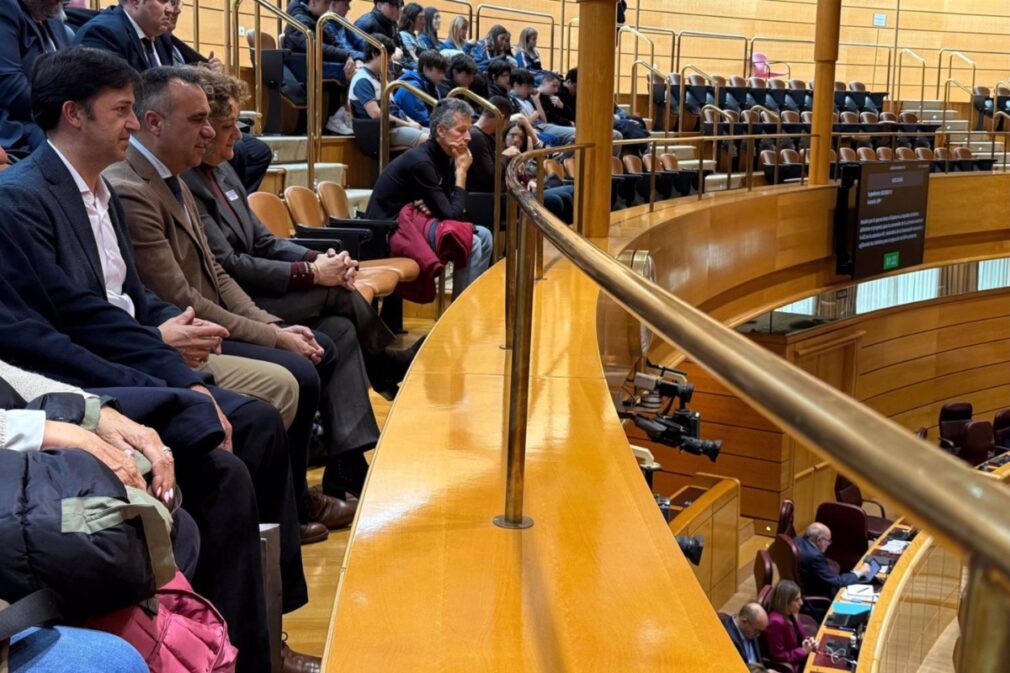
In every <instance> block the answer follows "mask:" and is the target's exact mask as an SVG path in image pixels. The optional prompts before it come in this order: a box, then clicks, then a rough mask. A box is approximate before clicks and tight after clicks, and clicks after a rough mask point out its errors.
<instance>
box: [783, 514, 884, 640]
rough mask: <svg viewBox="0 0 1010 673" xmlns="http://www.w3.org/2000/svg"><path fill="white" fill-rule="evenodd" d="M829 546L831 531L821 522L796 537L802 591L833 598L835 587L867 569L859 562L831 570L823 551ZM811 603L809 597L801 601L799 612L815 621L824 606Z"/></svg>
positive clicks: (857, 578) (859, 576) (853, 580)
mask: <svg viewBox="0 0 1010 673" xmlns="http://www.w3.org/2000/svg"><path fill="white" fill-rule="evenodd" d="M830 546H831V531H830V530H829V529H828V527H827V526H825V525H824V524H823V523H817V522H814V523H812V524H810V525H809V526H808V527H807V530H806V532H805V533H804V534H803V537H798V538H796V550H797V551H798V552H799V555H800V558H799V562H800V584H801V585H802V586H803V593H805V594H807V595H809V596H824V597H825V598H834V597H835V594H837V593H838V590H839V589H841V588H842V587H847V586H849V585H850V584H855V583H856V582H859V581H860V580H861V579H863V578H865V575H866V573H868V572H869V571H870V566H868V565H867V564H865V563H863V564H861V565H860V566H858V567H857V568H855V569H854V570H853V571H852V572H847V573H841V574H839V573H837V572H835V570H834V568H832V567H831V564H829V563H828V558H827V557H826V556H825V555H824V552H825V551H826V550H827V548H828V547H830ZM812 603H813V601H808V602H804V603H803V612H804V613H805V614H808V615H810V616H811V617H813V618H814V619H816V620H818V621H821V620H823V619H824V615H825V611H824V609H823V608H818V607H816V606H814V605H813V604H812Z"/></svg>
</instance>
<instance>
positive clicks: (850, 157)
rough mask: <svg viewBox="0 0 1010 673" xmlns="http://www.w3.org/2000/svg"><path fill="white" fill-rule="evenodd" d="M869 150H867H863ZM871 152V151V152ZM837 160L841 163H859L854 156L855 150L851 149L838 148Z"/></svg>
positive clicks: (857, 157)
mask: <svg viewBox="0 0 1010 673" xmlns="http://www.w3.org/2000/svg"><path fill="white" fill-rule="evenodd" d="M864 149H869V148H864ZM871 151H872V150H871ZM838 160H839V161H840V162H842V163H855V162H857V161H859V155H857V154H856V150H854V149H852V148H851V147H839V148H838Z"/></svg>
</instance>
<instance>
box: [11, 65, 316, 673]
mask: <svg viewBox="0 0 1010 673" xmlns="http://www.w3.org/2000/svg"><path fill="white" fill-rule="evenodd" d="M135 81H136V74H135V73H134V72H133V71H132V70H131V69H129V68H127V67H126V66H125V64H124V63H123V62H122V60H120V59H118V58H114V57H113V56H111V55H109V54H107V53H105V52H100V51H95V50H89V49H84V48H72V49H67V50H62V51H59V52H56V53H54V54H47V55H45V56H43V57H42V58H40V59H39V60H38V63H37V64H36V67H35V79H34V80H33V84H34V85H35V86H34V90H33V107H34V108H35V111H36V118H37V120H38V123H39V125H40V127H42V128H43V130H50V129H51V128H53V127H54V126H55V125H56V124H57V123H70V124H71V126H73V125H74V124H80V123H82V120H87V121H88V122H89V124H94V126H88V125H87V124H85V126H86V127H88V128H91V129H92V130H93V131H96V132H97V135H96V137H101V138H104V139H106V142H105V143H90V144H88V149H89V152H88V153H86V154H85V156H86V157H87V160H88V161H86V162H82V164H81V166H80V170H79V171H78V175H79V176H80V177H81V180H82V182H84V183H85V184H88V185H90V188H91V190H92V193H95V192H96V191H97V189H96V187H95V185H96V183H97V181H98V180H100V177H99V174H98V170H100V167H101V166H102V165H104V164H103V162H108V161H109V160H110V155H111V158H112V159H115V158H116V156H115V154H116V153H117V152H119V153H122V151H123V150H125V146H126V144H125V143H126V137H128V134H129V130H130V126H131V124H133V125H135V123H136V122H135V121H132V122H131V120H133V119H134V118H133V115H132V112H131V111H132V105H131V103H132V98H133V85H134V82H135ZM61 92H62V93H61ZM68 99H69V100H71V101H74V103H75V104H74V105H71V106H68V105H66V104H65V103H66V100H68ZM85 104H87V105H89V106H90V113H89V114H85V113H84V109H85V107H84V106H85ZM124 111H125V112H124ZM110 120H111V121H110ZM108 139H111V142H109V140H108ZM120 141H122V142H120ZM43 149H47V150H49V149H51V148H49V146H48V145H46V146H45V147H44V148H43ZM57 160H58V161H60V160H59V159H57ZM89 162H90V163H89ZM23 163H24V168H19V169H18V170H17V171H14V169H10V170H8V171H6V172H5V175H4V176H2V177H3V180H2V182H3V184H2V185H0V192H2V194H3V197H2V198H0V249H2V250H3V251H4V253H3V258H4V263H3V264H2V265H0V352H3V353H4V357H5V359H7V360H9V361H10V362H12V363H16V364H19V365H21V366H23V367H25V368H27V369H30V370H33V371H37V372H39V373H42V374H46V375H49V376H52V377H54V378H58V379H60V380H62V381H66V382H68V383H71V384H74V385H78V386H81V387H90V388H96V387H148V388H162V387H164V386H166V385H167V386H169V387H171V388H189V389H191V390H193V391H195V394H202V395H204V396H206V399H207V400H208V401H209V402H211V403H212V404H213V406H214V409H215V412H216V414H217V415H218V417H219V419H220V420H221V425H222V428H223V429H224V430H225V432H227V433H231V437H226V439H225V442H224V443H223V446H224V447H225V448H226V449H228V451H231V450H232V449H231V447H232V446H234V451H235V454H236V455H237V457H238V458H241V461H240V462H239V463H237V464H235V465H231V464H232V463H233V462H234V461H235V458H233V457H232V456H231V454H230V453H228V452H224V451H222V452H219V453H220V454H221V456H220V457H218V458H214V460H213V461H212V462H211V463H209V464H208V463H200V464H192V465H191V466H190V467H191V469H187V470H186V471H185V474H186V478H185V479H184V478H183V474H182V472H180V482H179V483H180V484H181V486H182V488H183V490H185V491H186V493H187V498H186V502H187V505H186V506H187V507H189V508H191V513H192V514H193V515H194V518H196V520H197V523H198V525H200V527H201V531H202V533H203V537H204V540H205V554H204V555H203V556H202V557H201V564H202V565H203V567H204V569H205V570H204V572H203V573H202V574H201V576H202V577H205V578H207V583H206V584H205V585H203V586H202V587H201V591H202V592H203V593H205V594H206V595H207V596H208V597H209V598H210V599H211V600H212V601H213V602H214V603H215V604H216V605H217V606H218V607H219V609H221V611H222V613H223V614H224V615H225V616H226V618H227V620H228V623H229V626H230V627H231V629H232V638H233V640H234V641H235V642H236V644H238V645H239V647H240V649H241V650H242V654H240V657H241V658H243V659H244V660H245V661H247V662H249V668H250V670H251V669H257V670H259V669H262V668H263V666H264V664H263V662H264V661H265V658H266V657H268V654H269V647H268V640H267V639H266V638H265V634H266V614H265V611H266V608H265V604H264V603H263V601H262V600H258V599H257V598H256V592H253V593H250V587H251V586H254V585H259V584H260V583H261V581H262V579H261V571H260V559H259V536H258V533H257V534H256V536H255V538H254V539H252V540H247V541H244V542H242V541H236V538H235V535H236V534H237V531H242V530H249V528H248V527H247V526H244V525H243V524H241V523H240V521H239V520H238V519H236V517H240V518H241V517H251V520H252V521H254V522H256V521H258V520H259V519H260V517H261V516H262V518H263V520H264V521H276V522H279V523H280V524H281V534H282V540H281V547H282V549H281V555H282V559H281V564H282V582H283V591H284V607H285V609H287V610H292V609H295V608H297V607H299V606H300V605H303V604H304V603H305V602H306V600H307V590H306V587H305V578H304V574H303V571H302V567H301V553H300V550H299V540H298V523H297V517H296V514H295V506H294V498H293V493H292V491H293V485H292V481H291V475H290V470H289V467H288V455H287V443H286V439H285V436H284V426H283V424H282V423H281V421H280V417H279V416H278V415H277V413H276V411H274V410H273V409H272V408H271V407H270V406H269V405H267V404H265V403H262V402H258V401H256V400H253V399H250V398H246V397H242V396H240V395H235V394H233V393H229V392H228V391H224V390H221V389H218V388H212V389H208V388H206V387H205V386H204V380H203V378H202V377H201V376H200V375H198V374H197V373H195V372H193V371H192V370H191V369H190V368H189V367H188V366H187V365H186V364H185V362H183V360H182V358H181V357H180V355H179V353H178V352H177V351H175V350H174V349H172V348H170V347H169V346H167V345H166V344H165V343H164V342H163V341H162V339H161V337H160V335H159V334H158V332H157V331H156V330H154V329H151V328H148V327H143V326H141V325H140V324H139V323H137V322H136V320H134V319H133V318H131V317H130V316H129V315H128V314H127V312H126V311H125V310H123V309H121V308H119V307H117V306H114V305H113V304H112V303H110V302H109V300H107V299H106V297H105V296H104V295H99V294H97V293H95V292H93V291H92V290H91V289H89V287H88V283H82V282H79V281H77V280H74V279H72V278H70V277H69V276H68V275H67V273H66V272H65V271H64V270H63V269H62V268H60V267H59V266H58V265H56V264H53V263H52V259H51V258H45V257H44V256H43V255H42V254H41V253H40V248H39V245H38V243H36V241H35V240H33V230H34V228H35V227H36V226H42V224H41V223H42V222H44V221H46V219H48V218H56V214H57V213H60V214H61V215H60V217H69V216H68V215H67V213H70V212H76V211H75V209H74V208H73V205H74V203H75V202H76V204H77V205H78V206H79V207H80V208H79V209H80V212H81V213H84V212H85V208H84V206H86V205H88V206H91V207H92V209H94V208H96V207H97V199H94V200H92V201H91V202H88V201H86V200H83V199H84V197H83V196H82V194H81V193H79V192H78V191H77V189H76V187H74V182H75V180H74V179H73V178H72V177H71V174H70V173H69V169H68V168H65V167H63V166H62V165H61V166H59V167H58V169H59V171H62V172H57V173H55V175H62V176H63V178H64V179H65V180H67V181H69V183H70V193H69V194H62V193H61V192H60V191H59V190H58V189H57V190H56V191H55V192H52V191H51V190H50V189H49V188H42V189H35V188H26V187H25V186H24V185H21V184H19V181H20V179H21V178H22V177H23V176H29V175H30V174H31V172H32V171H33V170H34V165H33V164H34V163H35V162H34V161H32V160H29V161H26V162H23ZM75 170H77V169H76V168H75ZM55 175H54V176H55ZM85 176H88V177H85ZM43 183H44V184H46V185H47V186H48V184H47V183H48V178H46V179H45V180H44V181H43ZM71 219H72V218H71ZM89 219H90V218H89ZM89 227H90V224H85V225H84V227H83V231H84V232H87V233H90V230H89ZM75 231H81V229H77V230H75ZM138 299H141V300H142V299H144V295H143V293H138ZM218 405H219V406H218ZM243 463H244V464H243ZM251 476H252V480H251V479H250V477H251ZM254 484H255V495H256V498H255V500H254V501H251V502H250V501H247V500H244V499H243V497H242V495H241V494H242V493H244V492H248V493H250V494H252V493H253V490H252V489H253V485H254ZM233 493H235V494H238V495H237V496H236V498H237V499H234V500H233V499H232V494H233ZM259 597H260V598H262V594H260V595H259Z"/></svg>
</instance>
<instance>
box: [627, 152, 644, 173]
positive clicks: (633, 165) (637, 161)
mask: <svg viewBox="0 0 1010 673" xmlns="http://www.w3.org/2000/svg"><path fill="white" fill-rule="evenodd" d="M623 161H624V172H625V173H643V172H644V171H643V164H642V158H641V157H640V156H638V155H637V154H625V155H624V157H623Z"/></svg>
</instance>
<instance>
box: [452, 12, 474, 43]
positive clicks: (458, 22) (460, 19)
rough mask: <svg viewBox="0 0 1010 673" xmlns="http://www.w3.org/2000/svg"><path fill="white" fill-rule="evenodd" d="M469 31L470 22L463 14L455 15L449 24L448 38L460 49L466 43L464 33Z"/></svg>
mask: <svg viewBox="0 0 1010 673" xmlns="http://www.w3.org/2000/svg"><path fill="white" fill-rule="evenodd" d="M469 31H470V22H469V21H468V20H467V18H466V17H465V16H457V17H456V18H454V19H453V20H452V23H451V24H449V40H450V41H451V42H452V43H453V44H454V45H456V48H457V49H462V48H463V47H464V45H465V44H466V33H468V32H469Z"/></svg>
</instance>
